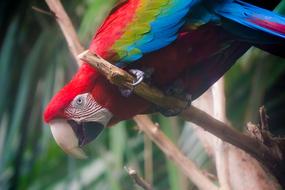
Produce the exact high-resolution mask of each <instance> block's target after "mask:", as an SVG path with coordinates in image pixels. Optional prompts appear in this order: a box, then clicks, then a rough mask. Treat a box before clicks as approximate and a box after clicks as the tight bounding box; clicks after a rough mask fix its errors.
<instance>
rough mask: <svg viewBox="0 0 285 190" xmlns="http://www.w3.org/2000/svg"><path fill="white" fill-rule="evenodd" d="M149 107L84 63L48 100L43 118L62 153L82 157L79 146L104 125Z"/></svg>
mask: <svg viewBox="0 0 285 190" xmlns="http://www.w3.org/2000/svg"><path fill="white" fill-rule="evenodd" d="M149 107H150V104H149V103H148V102H146V101H144V100H143V99H141V98H139V97H137V96H135V95H132V96H130V97H124V96H122V95H121V93H120V91H119V89H118V87H116V86H114V85H112V84H111V83H110V82H109V81H108V80H107V79H105V77H104V76H102V75H101V74H99V73H98V72H97V70H96V69H94V68H93V67H91V66H90V65H88V64H86V63H84V64H83V65H82V66H81V67H80V69H79V71H78V72H77V73H76V74H75V76H74V77H73V79H72V80H71V81H70V82H69V83H68V84H67V85H66V86H64V87H63V88H62V89H61V90H60V91H59V92H58V93H57V94H56V95H55V96H54V97H53V98H52V100H51V101H50V102H49V104H48V105H47V107H46V109H45V112H44V120H45V122H46V123H48V124H49V125H50V128H51V132H52V135H53V136H54V138H55V141H56V143H57V144H58V145H59V146H60V147H61V148H62V149H63V150H64V151H65V152H66V153H68V154H70V155H72V156H74V157H77V158H85V157H86V155H85V153H84V152H83V150H82V149H81V147H82V146H84V145H86V144H87V143H89V142H91V141H92V140H94V139H95V138H96V137H97V136H98V134H99V133H100V132H102V131H103V129H104V128H105V127H108V126H111V125H113V124H115V123H117V122H119V121H121V120H125V119H129V118H131V117H132V116H134V115H136V114H140V113H145V112H147V110H148V109H149Z"/></svg>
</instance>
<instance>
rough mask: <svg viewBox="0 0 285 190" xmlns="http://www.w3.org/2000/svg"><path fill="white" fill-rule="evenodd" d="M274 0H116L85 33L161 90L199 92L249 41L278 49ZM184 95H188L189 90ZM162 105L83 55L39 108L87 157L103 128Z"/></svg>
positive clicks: (279, 24) (284, 32)
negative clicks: (120, 82)
mask: <svg viewBox="0 0 285 190" xmlns="http://www.w3.org/2000/svg"><path fill="white" fill-rule="evenodd" d="M279 2H280V1H278V0H272V1H267V0H244V1H242V0H121V1H119V2H118V3H117V5H116V6H114V8H113V9H112V10H111V11H110V13H109V15H108V16H107V17H106V19H105V21H103V24H102V25H101V26H100V27H99V29H98V30H97V32H96V33H95V35H94V37H93V38H92V40H91V43H90V46H89V51H90V52H92V53H94V54H97V55H98V56H100V57H102V58H104V59H105V60H107V61H109V62H110V63H112V64H114V65H116V66H118V67H120V68H122V69H124V70H126V71H128V72H129V73H130V74H132V75H134V77H135V80H134V81H133V86H134V88H135V86H136V85H138V84H139V83H140V82H141V81H146V82H147V83H149V84H151V85H152V86H155V87H157V88H158V89H160V90H162V91H163V92H165V93H166V94H168V95H173V96H176V97H182V98H185V100H187V101H189V102H190V103H191V100H193V99H196V98H198V97H199V96H200V95H201V94H202V93H203V92H205V91H206V90H207V89H208V88H209V87H210V86H211V85H212V84H213V83H214V82H215V81H217V80H218V79H219V78H220V77H221V76H223V74H224V73H225V72H227V70H229V69H230V67H231V66H232V65H233V64H234V63H235V62H236V60H237V59H238V58H239V57H241V56H242V55H243V54H244V53H245V52H246V51H247V50H248V49H249V48H250V47H252V46H255V47H258V48H260V49H263V50H265V51H268V52H270V53H272V54H274V55H277V56H281V57H285V52H284V48H283V49H282V48H281V47H284V42H285V18H284V17H282V16H281V15H279V14H277V13H275V12H272V9H274V8H275V7H276V6H277V5H278V3H279ZM189 97H191V98H189ZM181 111H183V110H181V109H180V110H177V109H163V108H160V107H158V106H156V105H154V104H152V103H150V102H148V101H146V100H145V99H143V98H141V97H138V96H137V95H135V94H134V93H132V89H123V88H119V87H117V86H115V85H113V84H111V83H110V82H109V81H108V79H107V78H105V77H104V76H103V75H102V74H100V73H99V71H98V70H97V69H96V68H94V67H92V66H90V65H89V64H88V63H86V62H84V63H83V64H82V65H81V67H80V68H79V70H78V71H77V73H75V75H74V76H73V78H72V79H71V80H70V82H69V83H68V84H66V85H65V86H64V87H63V88H62V89H60V90H59V92H57V94H56V95H55V96H54V97H53V98H52V99H51V101H50V102H49V103H48V105H47V106H46V108H45V111H44V116H43V118H44V121H45V122H46V123H47V124H48V125H49V126H50V129H51V133H52V135H53V137H54V139H55V141H56V143H57V144H58V145H59V147H60V148H61V149H62V150H63V151H64V152H66V153H67V154H69V155H72V156H74V157H76V158H79V159H81V158H82V159H83V158H86V154H85V153H84V151H83V149H82V147H83V146H85V145H86V144H88V143H90V142H91V141H93V140H94V139H95V138H96V137H97V136H98V135H99V134H100V133H101V132H102V131H103V130H104V129H105V128H108V127H111V126H113V125H114V124H116V123H118V122H120V121H123V120H127V119H130V118H132V117H133V116H135V115H137V114H147V113H154V112H160V113H162V114H164V115H166V116H172V115H177V114H179V113H180V112H181Z"/></svg>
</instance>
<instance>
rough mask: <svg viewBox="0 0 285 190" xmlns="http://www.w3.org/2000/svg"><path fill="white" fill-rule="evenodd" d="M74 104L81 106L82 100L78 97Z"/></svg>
mask: <svg viewBox="0 0 285 190" xmlns="http://www.w3.org/2000/svg"><path fill="white" fill-rule="evenodd" d="M76 104H77V105H80V106H81V105H82V104H83V99H82V97H78V98H77V99H76Z"/></svg>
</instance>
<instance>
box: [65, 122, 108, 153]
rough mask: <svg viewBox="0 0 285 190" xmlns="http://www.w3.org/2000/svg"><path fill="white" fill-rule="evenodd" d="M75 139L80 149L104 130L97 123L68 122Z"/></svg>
mask: <svg viewBox="0 0 285 190" xmlns="http://www.w3.org/2000/svg"><path fill="white" fill-rule="evenodd" d="M68 123H69V124H70V125H71V127H72V129H73V131H74V133H75V135H76V137H77V138H78V146H80V147H82V146H84V145H86V144H88V143H90V142H91V141H93V140H94V139H95V138H96V137H97V136H98V135H99V134H100V133H101V132H102V131H103V129H104V126H103V125H102V124H101V123H98V122H82V123H77V122H76V121H73V120H69V121H68Z"/></svg>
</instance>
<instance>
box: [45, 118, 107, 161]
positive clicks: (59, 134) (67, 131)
mask: <svg viewBox="0 0 285 190" xmlns="http://www.w3.org/2000/svg"><path fill="white" fill-rule="evenodd" d="M49 124H50V128H51V132H52V135H53V137H54V139H55V141H56V143H57V144H58V145H59V146H60V148H62V150H63V151H64V152H65V153H67V154H69V155H71V156H73V157H75V158H78V159H86V158H87V155H86V154H85V152H84V151H83V150H82V149H81V147H82V146H84V145H86V144H88V143H89V142H91V141H92V140H94V139H95V138H96V137H97V136H98V135H99V134H100V133H101V132H102V131H103V129H104V126H103V125H102V124H100V123H98V122H83V123H80V124H79V123H77V122H75V121H73V120H68V121H67V120H64V119H55V120H52V121H51V122H50V123H49Z"/></svg>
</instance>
